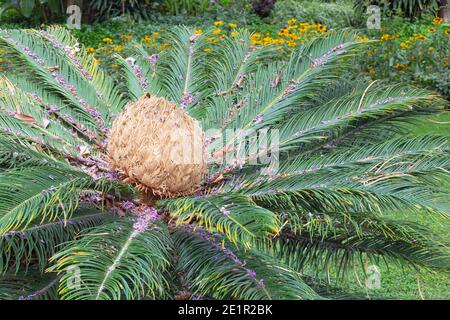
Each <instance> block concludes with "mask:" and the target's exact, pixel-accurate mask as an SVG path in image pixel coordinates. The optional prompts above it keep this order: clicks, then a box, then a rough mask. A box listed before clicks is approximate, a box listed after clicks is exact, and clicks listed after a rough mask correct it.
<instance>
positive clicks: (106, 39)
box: [102, 38, 113, 44]
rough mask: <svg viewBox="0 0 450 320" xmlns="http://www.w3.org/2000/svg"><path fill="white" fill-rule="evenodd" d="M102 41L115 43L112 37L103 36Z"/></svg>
mask: <svg viewBox="0 0 450 320" xmlns="http://www.w3.org/2000/svg"><path fill="white" fill-rule="evenodd" d="M102 41H103V42H104V43H109V44H111V43H113V40H112V39H111V38H103V40H102Z"/></svg>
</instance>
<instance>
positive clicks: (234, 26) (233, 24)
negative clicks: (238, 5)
mask: <svg viewBox="0 0 450 320" xmlns="http://www.w3.org/2000/svg"><path fill="white" fill-rule="evenodd" d="M228 26H229V27H230V28H236V27H237V24H236V23H234V22H230V23H229V24H228Z"/></svg>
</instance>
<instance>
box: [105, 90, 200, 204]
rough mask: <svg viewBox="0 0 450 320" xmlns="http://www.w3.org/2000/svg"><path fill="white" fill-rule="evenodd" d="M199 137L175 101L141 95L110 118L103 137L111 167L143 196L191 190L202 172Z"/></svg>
mask: <svg viewBox="0 0 450 320" xmlns="http://www.w3.org/2000/svg"><path fill="white" fill-rule="evenodd" d="M204 142H205V136H204V134H203V131H202V129H201V128H200V126H199V125H198V123H197V122H196V121H195V120H194V119H192V118H191V117H190V116H189V115H187V114H186V113H185V112H184V111H183V110H181V109H180V108H178V107H177V106H176V105H175V104H173V103H171V102H169V101H167V100H165V99H163V98H158V97H153V96H150V94H146V95H144V96H142V97H141V98H140V99H139V100H138V101H136V102H133V103H131V104H129V105H128V106H127V107H126V108H125V110H124V111H123V112H122V113H121V114H120V115H119V116H118V117H117V119H116V120H115V121H114V123H113V126H112V129H111V133H110V136H109V142H108V147H107V151H108V155H109V158H110V162H111V167H112V168H113V169H115V170H118V171H119V172H120V173H122V174H123V176H124V177H125V178H124V181H125V182H130V183H134V184H136V185H137V187H138V189H140V190H141V191H143V192H144V197H146V198H148V197H150V198H151V197H152V196H156V197H161V198H167V197H173V196H179V195H187V194H192V193H193V192H194V191H195V190H196V189H197V188H198V187H199V185H200V183H201V182H202V180H203V177H204V175H205V173H206V169H207V167H206V150H205V143H204Z"/></svg>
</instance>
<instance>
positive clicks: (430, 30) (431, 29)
mask: <svg viewBox="0 0 450 320" xmlns="http://www.w3.org/2000/svg"><path fill="white" fill-rule="evenodd" d="M427 31H428V32H429V33H435V32H436V29H435V28H429V29H428V30H427Z"/></svg>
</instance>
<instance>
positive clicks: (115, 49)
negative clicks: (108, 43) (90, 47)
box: [114, 46, 123, 52]
mask: <svg viewBox="0 0 450 320" xmlns="http://www.w3.org/2000/svg"><path fill="white" fill-rule="evenodd" d="M122 50H123V47H122V46H114V51H115V52H120V51H122Z"/></svg>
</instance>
